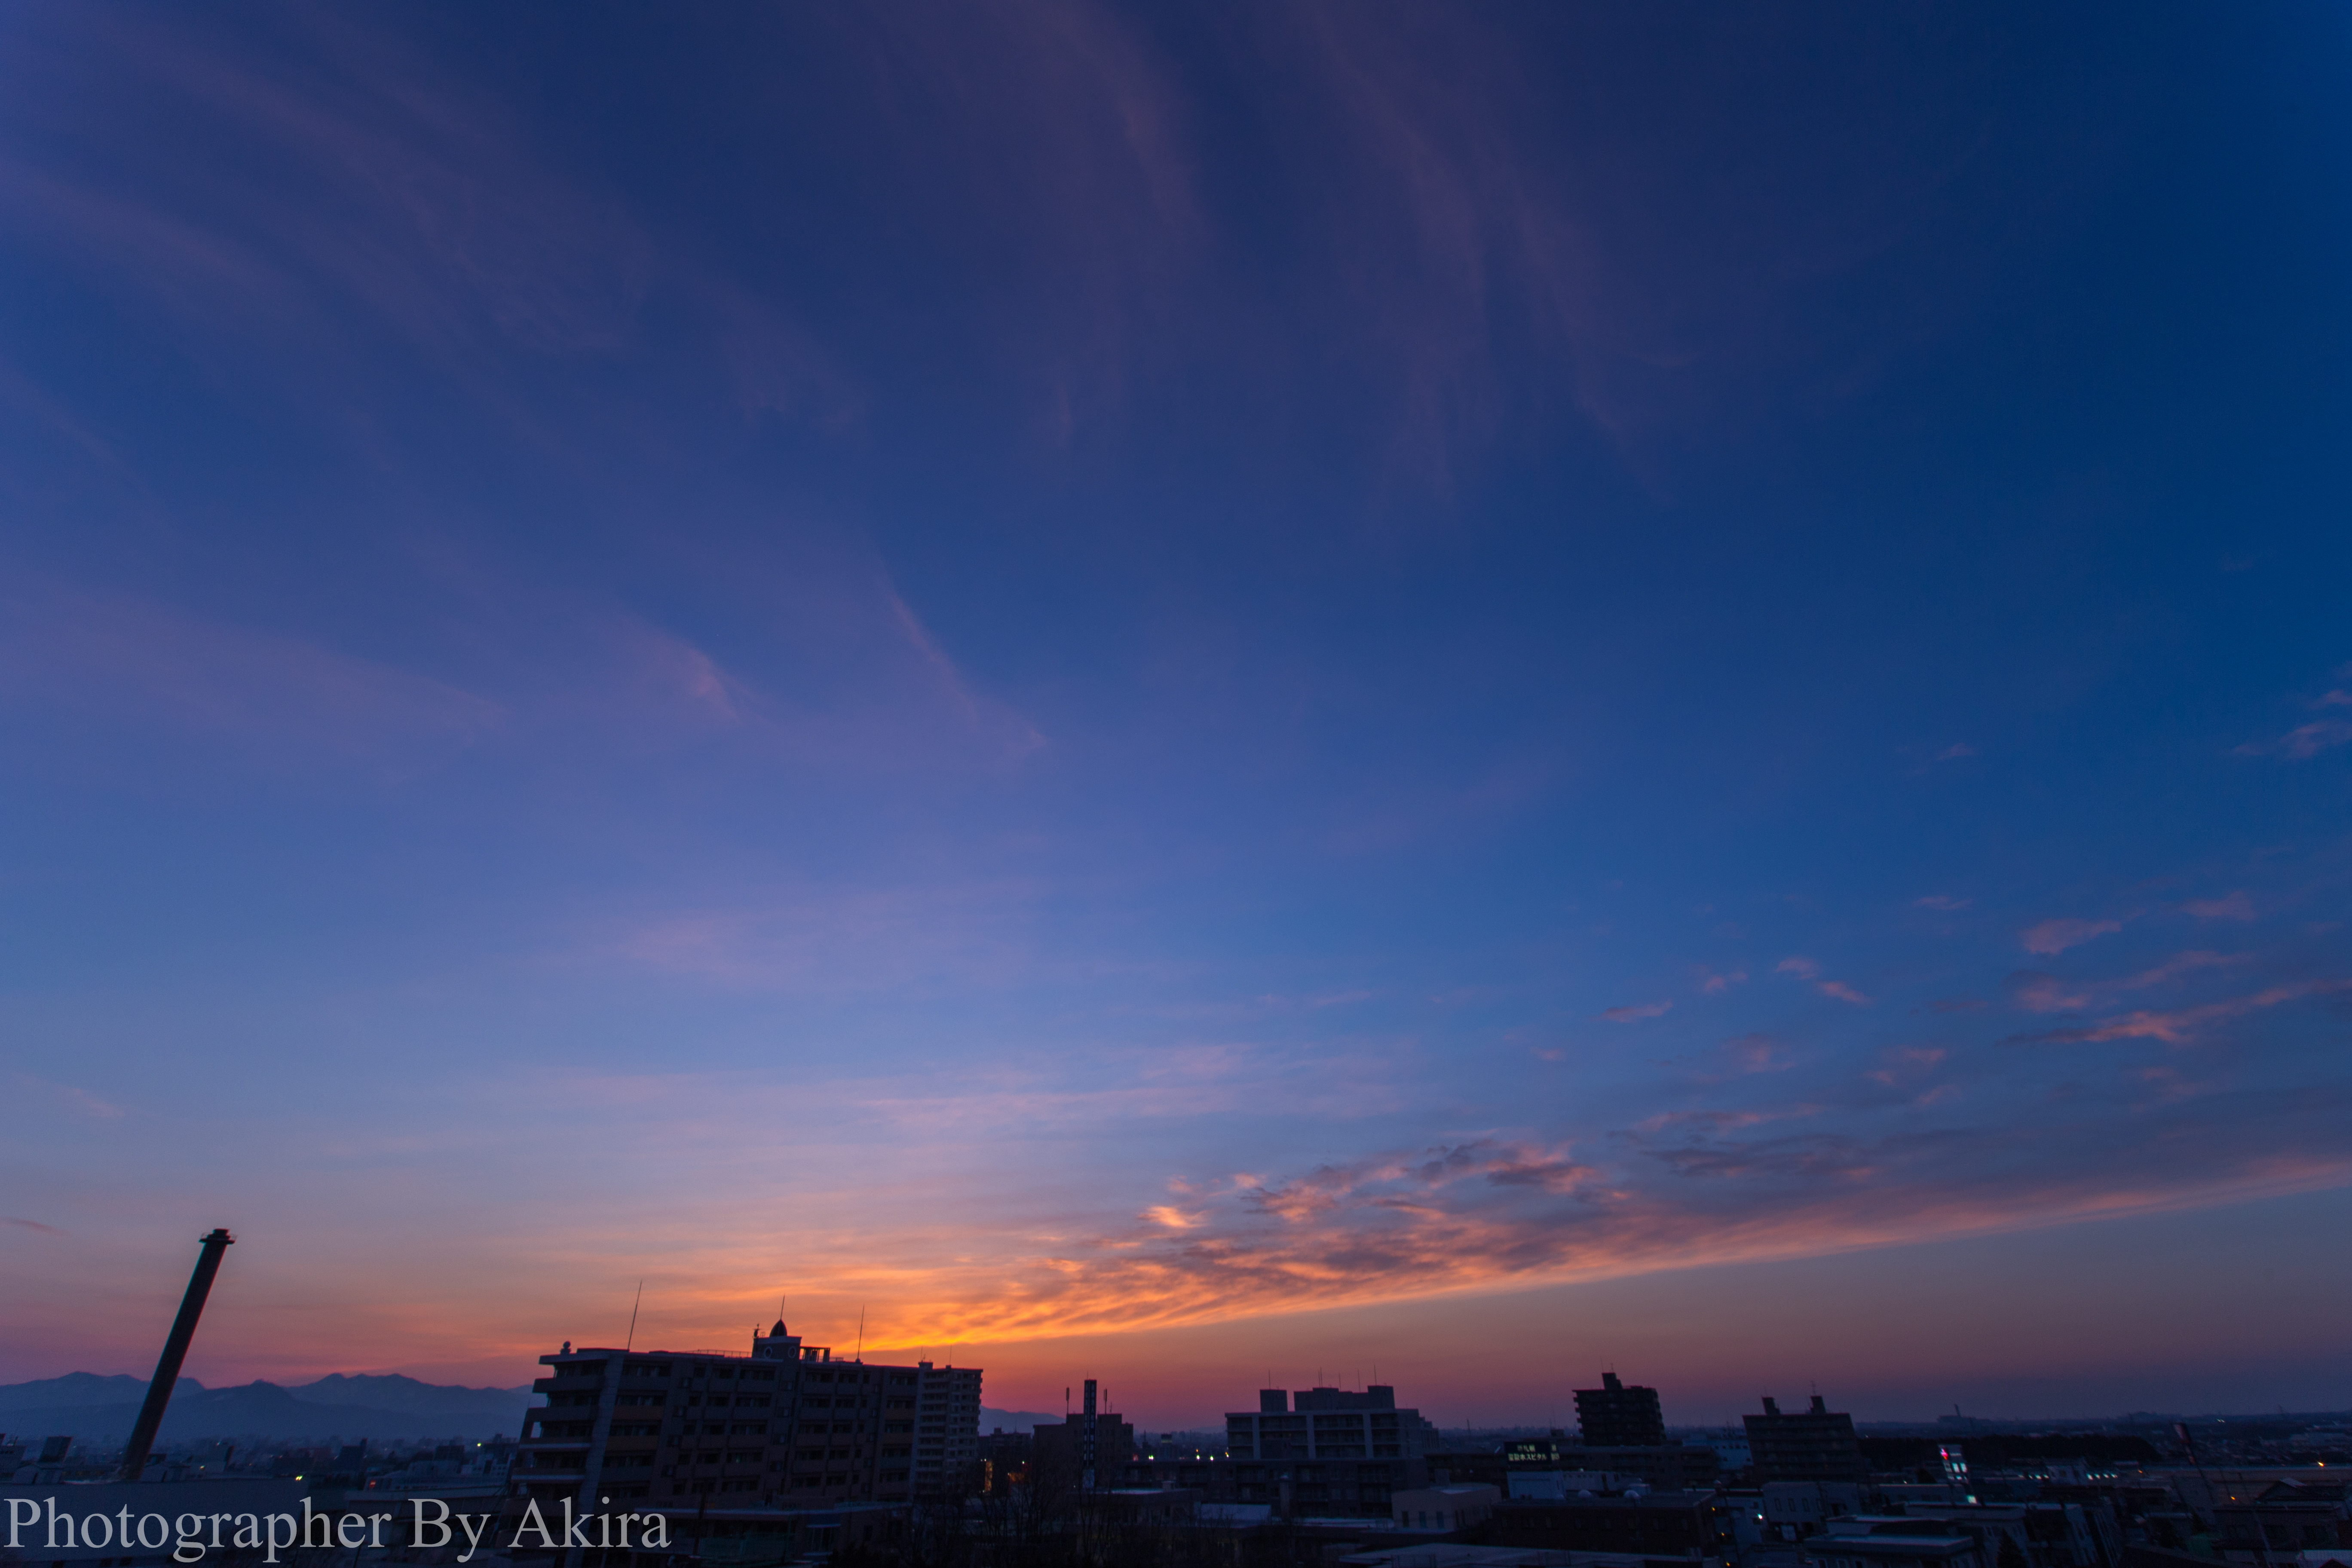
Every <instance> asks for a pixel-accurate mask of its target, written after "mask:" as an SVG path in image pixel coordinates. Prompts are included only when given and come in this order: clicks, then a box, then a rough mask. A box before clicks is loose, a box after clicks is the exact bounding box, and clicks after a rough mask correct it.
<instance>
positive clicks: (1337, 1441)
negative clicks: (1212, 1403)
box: [1225, 1384, 1433, 1516]
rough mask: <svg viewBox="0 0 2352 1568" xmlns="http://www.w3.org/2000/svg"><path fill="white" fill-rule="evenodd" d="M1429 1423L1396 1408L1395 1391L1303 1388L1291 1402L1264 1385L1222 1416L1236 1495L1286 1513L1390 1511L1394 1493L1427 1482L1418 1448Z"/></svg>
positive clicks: (1429, 1433)
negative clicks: (1250, 1404) (1254, 1401)
mask: <svg viewBox="0 0 2352 1568" xmlns="http://www.w3.org/2000/svg"><path fill="white" fill-rule="evenodd" d="M1432 1437H1433V1428H1431V1427H1430V1426H1429V1425H1428V1423H1426V1422H1424V1421H1423V1419H1422V1418H1421V1412H1420V1411H1418V1410H1400V1409H1398V1408H1397V1404H1396V1390H1395V1389H1393V1388H1391V1387H1389V1386H1387V1385H1385V1384H1373V1385H1372V1386H1371V1387H1370V1388H1367V1389H1364V1390H1363V1391H1362V1392H1360V1393H1353V1392H1349V1391H1346V1390H1342V1389H1337V1388H1309V1389H1301V1390H1300V1391H1299V1393H1298V1395H1297V1405H1296V1407H1295V1408H1294V1407H1293V1405H1292V1404H1291V1395H1290V1394H1289V1393H1288V1392H1287V1391H1286V1390H1284V1389H1279V1388H1268V1389H1261V1390H1260V1391H1259V1393H1258V1407H1257V1409H1255V1410H1254V1411H1235V1412H1233V1413H1230V1414H1228V1415H1226V1416H1225V1449H1226V1452H1227V1453H1228V1454H1229V1455H1230V1456H1231V1463H1232V1466H1233V1468H1232V1472H1231V1474H1232V1478H1233V1479H1232V1483H1231V1484H1232V1485H1233V1487H1234V1500H1236V1501H1240V1502H1248V1503H1255V1502H1262V1503H1266V1504H1269V1505H1271V1506H1273V1507H1274V1508H1276V1510H1279V1511H1281V1512H1283V1513H1285V1514H1291V1513H1299V1514H1338V1515H1358V1514H1366V1515H1373V1516H1383V1515H1386V1514H1387V1513H1388V1512H1389V1511H1390V1500H1391V1496H1392V1495H1393V1494H1394V1493H1396V1492H1398V1491H1402V1490H1404V1489H1408V1488H1412V1487H1419V1486H1423V1485H1425V1484H1427V1477H1428V1472H1427V1469H1426V1468H1425V1467H1424V1466H1423V1463H1422V1454H1423V1450H1424V1449H1425V1448H1426V1447H1429V1446H1430V1443H1431V1439H1432Z"/></svg>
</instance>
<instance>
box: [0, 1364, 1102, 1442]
mask: <svg viewBox="0 0 2352 1568" xmlns="http://www.w3.org/2000/svg"><path fill="white" fill-rule="evenodd" d="M146 1397H147V1380H146V1379H145V1378H143V1377H129V1376H124V1375H122V1374H121V1373H117V1374H116V1375H114V1376H112V1377H100V1376H99V1375H98V1374H97V1373H88V1372H73V1373H67V1374H66V1375H65V1376H63V1377H45V1378H42V1379H40V1380H39V1381H37V1382H34V1383H11V1384H0V1434H5V1435H7V1436H10V1437H34V1438H38V1437H56V1436H70V1437H73V1438H76V1439H78V1440H80V1441H83V1442H100V1441H105V1440H113V1441H116V1442H120V1441H121V1439H123V1438H124V1437H127V1436H130V1434H131V1423H132V1422H133V1421H136V1420H137V1419H138V1418H139V1405H140V1402H141V1401H142V1400H143V1399H145V1398H146ZM530 1403H531V1392H530V1387H529V1385H528V1384H526V1385H525V1386H523V1387H520V1388H457V1387H453V1386H450V1385H447V1384H436V1383H419V1382H418V1381H417V1380H416V1379H415V1378H413V1377H401V1376H398V1375H396V1374H395V1375H392V1376H383V1377H378V1376H372V1375H361V1376H357V1377H352V1376H347V1375H345V1374H344V1373H340V1372H339V1373H330V1374H329V1375H327V1376H325V1377H322V1378H320V1379H319V1380H318V1381H317V1382H315V1383H302V1384H294V1385H292V1386H290V1387H283V1388H281V1387H280V1386H278V1384H274V1383H248V1384H244V1385H243V1386H241V1387H236V1388H206V1387H205V1385H204V1384H201V1383H198V1382H197V1381H196V1380H195V1379H194V1378H193V1377H184V1378H182V1379H180V1381H179V1384H177V1386H175V1387H174V1388H173V1390H172V1403H171V1405H169V1406H168V1407H166V1409H165V1410H164V1413H163V1433H162V1435H161V1439H160V1440H161V1441H163V1442H166V1443H186V1442H192V1441H195V1440H197V1439H200V1438H206V1437H226V1438H228V1439H231V1440H232V1441H233V1440H235V1439H237V1438H240V1437H242V1438H255V1437H266V1438H271V1439H274V1440H277V1441H279V1442H290V1441H299V1440H301V1439H303V1438H310V1439H312V1440H314V1441H317V1442H322V1443H323V1442H325V1441H327V1440H328V1439H329V1438H335V1439H339V1440H341V1441H342V1442H345V1443H356V1442H358V1441H359V1440H360V1439H361V1438H362V1437H367V1438H371V1439H375V1440H386V1439H394V1438H418V1437H445V1438H455V1437H464V1438H482V1437H491V1436H499V1435H504V1436H509V1437H512V1436H517V1435H519V1434H520V1432H521V1430H522V1413H523V1411H524V1410H525V1409H526V1408H528V1407H529V1406H530ZM1061 1420H1062V1418H1061V1417H1060V1416H1058V1415H1046V1414H1045V1413H1044V1412H1043V1411H1037V1410H992V1409H989V1408H988V1407H986V1406H984V1405H983V1406H982V1409H981V1412H980V1429H981V1430H982V1432H992V1431H996V1430H998V1429H1000V1428H1001V1429H1002V1430H1003V1431H1007V1432H1028V1431H1033V1430H1034V1429H1035V1428H1037V1427H1039V1426H1059V1425H1060V1424H1061Z"/></svg>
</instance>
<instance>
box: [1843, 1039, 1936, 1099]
mask: <svg viewBox="0 0 2352 1568" xmlns="http://www.w3.org/2000/svg"><path fill="white" fill-rule="evenodd" d="M1946 1054H1947V1053H1946V1052H1945V1050H1944V1048H1943V1047H1941V1046H1896V1047H1893V1048H1892V1049H1889V1050H1885V1051H1882V1052H1880V1053H1879V1061H1880V1062H1881V1064H1882V1065H1881V1066H1879V1067H1878V1068H1874V1069H1873V1070H1872V1071H1870V1072H1866V1073H1864V1074H1863V1075H1862V1076H1863V1077H1864V1078H1866V1079H1870V1080H1871V1081H1872V1082H1874V1083H1883V1084H1885V1085H1886V1086H1887V1087H1888V1088H1890V1089H1891V1088H1893V1087H1894V1086H1895V1083H1896V1081H1897V1080H1899V1079H1906V1078H1916V1077H1917V1076H1918V1075H1919V1074H1921V1073H1923V1072H1926V1071H1927V1070H1928V1069H1929V1068H1933V1067H1935V1066H1937V1064H1938V1063H1940V1062H1942V1061H1943V1059H1944V1058H1945V1056H1946Z"/></svg>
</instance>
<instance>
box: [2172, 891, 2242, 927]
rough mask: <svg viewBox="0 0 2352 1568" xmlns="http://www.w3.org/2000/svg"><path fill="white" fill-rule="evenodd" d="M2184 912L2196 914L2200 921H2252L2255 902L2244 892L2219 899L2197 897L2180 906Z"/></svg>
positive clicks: (2229, 894)
mask: <svg viewBox="0 0 2352 1568" xmlns="http://www.w3.org/2000/svg"><path fill="white" fill-rule="evenodd" d="M2180 908H2181V911H2182V912H2183V913H2184V914H2191V915H2195V916H2196V917H2197V918H2198V919H2199V920H2200V921H2251V920H2252V919H2253V918H2254V903H2253V900H2252V899H2249V898H2248V897H2246V895H2245V894H2244V893H2243V892H2236V893H2228V894H2224V895H2223V896H2222V897H2221V898H2218V899H2196V900H2190V901H2189V902H2188V903H2185V904H2183V905H2181V906H2180Z"/></svg>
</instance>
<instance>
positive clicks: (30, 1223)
mask: <svg viewBox="0 0 2352 1568" xmlns="http://www.w3.org/2000/svg"><path fill="white" fill-rule="evenodd" d="M0 1225H13V1226H17V1227H18V1228H19V1229H22V1230H31V1231H38V1232H39V1233H40V1234H41V1235H43V1236H63V1235H64V1234H65V1232H64V1231H61V1230H59V1229H58V1227H57V1226H53V1225H43V1224H42V1223H41V1222H40V1221H39V1220H37V1219H18V1218H16V1216H15V1215H0Z"/></svg>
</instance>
